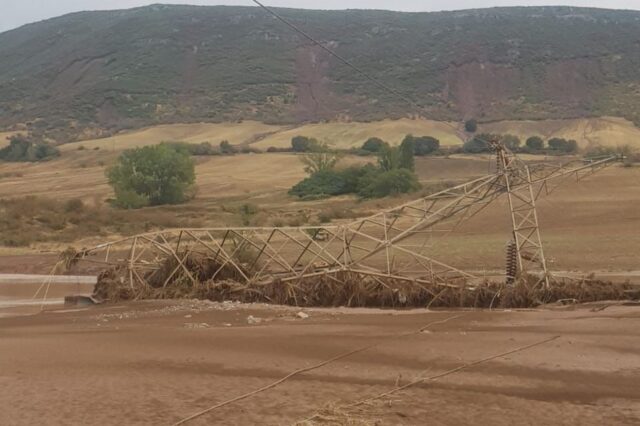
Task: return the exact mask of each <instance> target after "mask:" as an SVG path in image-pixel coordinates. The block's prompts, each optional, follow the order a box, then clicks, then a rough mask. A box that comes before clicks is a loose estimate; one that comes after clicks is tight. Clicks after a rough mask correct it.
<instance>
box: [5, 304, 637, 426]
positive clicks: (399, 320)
mask: <svg viewBox="0 0 640 426" xmlns="http://www.w3.org/2000/svg"><path fill="white" fill-rule="evenodd" d="M605 306H606V304H597V305H583V306H579V307H554V308H546V309H540V310H528V311H492V312H489V311H448V312H445V311H438V312H429V311H424V310H412V311H404V312H397V311H380V310H364V309H357V310H347V309H331V310H321V309H308V310H304V313H306V314H307V315H309V317H308V318H303V317H305V315H299V312H300V310H299V309H295V308H285V307H268V306H264V305H237V304H232V303H222V304H217V303H210V302H195V301H181V302H138V303H127V304H120V305H111V306H98V307H92V308H74V309H61V308H56V309H53V308H48V309H52V310H49V311H45V312H43V313H39V314H34V315H24V316H17V317H6V318H0V401H2V404H1V405H2V409H0V424H3V425H31V424H85V425H92V424H95V425H107V424H154V425H162V424H167V425H168V424H173V423H175V422H176V421H178V420H180V419H181V418H184V417H187V416H189V415H191V414H193V413H195V412H198V411H199V410H202V409H204V408H207V407H210V406H212V405H215V404H217V403H220V402H222V401H225V400H227V399H231V398H233V397H235V396H238V395H242V394H244V393H246V392H249V391H252V390H255V389H258V388H260V387H262V386H265V385H268V384H270V383H272V382H274V381H276V380H278V379H280V378H281V377H283V376H285V375H287V374H288V373H290V372H292V371H294V370H296V369H299V368H304V367H309V366H312V365H314V364H317V363H320V362H322V361H325V360H328V359H331V358H332V357H335V356H337V355H340V354H343V353H346V352H349V351H351V350H354V349H358V348H361V347H365V346H368V345H373V344H377V345H378V346H375V347H373V348H370V349H367V350H364V351H362V352H359V353H356V354H353V355H351V356H348V357H345V358H342V359H340V360H337V361H335V362H331V363H329V364H327V365H324V366H322V367H320V368H318V369H315V370H312V371H308V372H305V373H301V374H300V375H297V376H294V377H292V378H290V379H289V380H287V381H285V382H284V383H282V384H280V385H278V386H276V387H274V388H271V389H268V390H266V391H264V392H261V393H258V394H256V395H254V396H252V397H249V398H247V399H244V400H242V401H239V402H236V403H232V404H229V405H226V406H224V407H222V408H219V409H216V410H213V411H211V412H209V413H208V414H206V415H204V416H202V417H200V418H198V419H196V420H194V421H193V422H190V423H187V424H194V425H198V424H224V425H234V424H235V425H248V424H260V425H286V424H295V423H296V422H298V421H302V420H304V419H306V418H309V417H310V416H313V415H314V413H318V412H319V411H320V413H321V416H320V417H316V418H315V421H317V422H320V421H325V423H319V424H383V425H386V424H392V425H424V424H435V425H458V424H493V425H513V424H567V425H568V424H572V425H573V424H580V425H602V424H608V425H617V424H628V425H633V424H639V423H640V386H638V383H640V328H638V324H640V307H637V306H619V305H613V306H608V307H606V308H605V309H601V308H603V307H605ZM38 308H39V307H38ZM34 309H35V308H34ZM427 324H431V325H430V326H429V327H428V328H427V329H426V330H425V331H424V332H419V333H414V334H410V335H407V336H404V337H398V335H399V334H402V333H407V332H411V331H415V330H417V329H420V328H421V327H424V326H425V325H427ZM554 336H559V337H558V338H557V339H556V340H553V341H550V342H547V343H545V344H542V345H539V346H535V347H532V348H530V349H527V350H524V351H521V352H517V353H513V354H510V355H507V356H504V357H499V358H496V359H493V360H491V361H488V362H486V363H481V364H478V365H474V366H471V367H469V368H467V369H463V370H461V371H458V372H457V373H453V374H450V375H448V376H445V377H442V378H440V379H437V380H431V381H427V382H425V383H423V384H420V385H417V386H414V387H410V388H408V389H406V390H403V391H400V392H397V393H395V394H392V395H390V396H388V397H385V398H382V399H380V400H378V401H375V402H372V403H369V404H366V405H363V406H360V407H358V408H356V409H343V408H339V407H340V406H343V405H345V404H347V403H349V402H354V401H357V400H360V399H363V398H366V397H370V396H373V395H377V394H380V393H382V392H385V391H388V390H390V389H393V388H394V387H396V386H402V385H404V384H407V383H409V382H411V381H414V380H416V379H418V378H421V377H429V376H433V375H436V374H438V373H441V372H444V371H447V370H451V369H454V368H456V367H458V366H462V365H464V364H465V363H470V362H474V361H476V360H480V359H484V358H487V357H490V356H492V355H496V354H500V353H503V352H507V351H510V350H512V349H516V348H519V347H523V346H526V345H528V344H531V343H535V342H539V341H543V340H545V339H547V338H551V337H554ZM323 419H324V420H323ZM332 421H333V423H331V422H332ZM348 421H351V422H354V423H347V422H348ZM358 422H360V423H358ZM376 422H377V423H376Z"/></svg>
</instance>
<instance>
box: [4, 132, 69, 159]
mask: <svg viewBox="0 0 640 426" xmlns="http://www.w3.org/2000/svg"><path fill="white" fill-rule="evenodd" d="M59 155H60V151H59V150H58V148H56V147H55V146H52V145H49V144H48V143H46V142H44V141H42V140H40V139H36V138H34V137H33V136H25V135H22V134H18V135H13V136H11V137H10V138H9V145H7V146H6V147H4V148H2V149H0V160H4V161H12V162H18V161H21V162H22V161H24V162H36V161H43V160H49V159H51V158H53V157H57V156H59Z"/></svg>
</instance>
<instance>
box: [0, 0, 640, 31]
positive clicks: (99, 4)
mask: <svg viewBox="0 0 640 426" xmlns="http://www.w3.org/2000/svg"><path fill="white" fill-rule="evenodd" d="M262 1H263V3H265V4H266V5H268V6H281V7H299V8H309V9H318V8H322V9H389V10H403V11H435V10H456V9H470V8H480V7H492V6H545V5H558V4H562V5H567V6H589V7H602V8H609V9H636V10H640V0H551V1H549V0H262ZM153 3H171V4H178V3H180V4H201V5H214V4H226V5H240V6H250V5H253V3H252V2H251V0H208V1H207V0H186V1H182V0H172V1H161V0H157V1H145V0H0V32H2V31H6V30H10V29H12V28H16V27H19V26H21V25H23V24H27V23H29V22H35V21H40V20H42V19H47V18H52V17H54V16H60V15H64V14H65V13H69V12H77V11H81V10H98V9H101V10H104V9H125V8H130V7H136V6H144V5H147V4H153Z"/></svg>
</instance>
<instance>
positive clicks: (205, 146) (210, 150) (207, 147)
mask: <svg viewBox="0 0 640 426" xmlns="http://www.w3.org/2000/svg"><path fill="white" fill-rule="evenodd" d="M162 145H167V146H169V147H171V148H173V149H174V150H176V151H179V150H183V151H186V152H188V153H189V154H190V155H218V154H219V152H218V151H217V150H216V149H215V148H214V147H213V145H211V144H210V143H209V142H202V143H198V144H191V143H187V142H173V141H171V142H162Z"/></svg>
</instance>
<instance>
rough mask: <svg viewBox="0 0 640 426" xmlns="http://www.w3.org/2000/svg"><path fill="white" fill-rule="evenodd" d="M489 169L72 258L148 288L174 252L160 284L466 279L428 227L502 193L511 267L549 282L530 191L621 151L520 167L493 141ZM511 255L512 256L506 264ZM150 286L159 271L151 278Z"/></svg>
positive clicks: (453, 223)
mask: <svg viewBox="0 0 640 426" xmlns="http://www.w3.org/2000/svg"><path fill="white" fill-rule="evenodd" d="M491 145H492V146H493V148H494V149H495V151H496V155H497V170H496V171H495V173H492V174H488V175H486V176H483V177H480V178H477V179H474V180H472V181H470V182H466V183H464V184H461V185H457V186H453V187H451V188H447V189H445V190H442V191H439V192H436V193H434V194H430V195H427V196H425V197H422V198H419V199H417V200H414V201H411V202H408V203H405V204H402V205H400V206H397V207H394V208H391V209H387V210H382V211H380V212H378V213H376V214H373V215H371V216H368V217H364V218H361V219H357V220H354V221H351V222H345V223H340V224H329V225H318V226H301V227H230V228H204V229H200V228H198V229H188V228H184V229H170V230H162V231H156V232H150V233H145V234H139V235H134V236H131V237H128V238H126V239H122V240H118V241H112V242H108V243H104V244H100V245H98V246H96V247H93V248H90V249H86V250H83V251H81V252H80V253H77V254H76V256H75V259H74V260H75V261H78V262H90V263H94V264H99V265H103V266H104V267H105V268H110V267H116V268H119V269H120V270H121V271H126V272H125V273H124V274H122V275H123V276H125V277H128V280H129V284H130V285H131V287H132V288H136V287H138V286H149V285H150V284H149V282H150V281H151V280H153V278H154V274H155V273H156V272H157V271H159V270H160V269H161V268H162V267H163V265H165V264H166V261H167V259H172V261H175V262H174V265H175V268H174V269H173V270H172V271H169V273H167V271H166V270H165V271H163V272H162V273H163V275H162V277H163V278H162V280H163V283H162V285H163V286H166V285H167V284H168V283H169V282H170V281H171V280H172V278H173V277H174V276H175V275H176V274H178V272H179V271H182V272H183V273H184V274H182V272H181V274H180V275H184V276H187V277H189V279H190V280H192V281H193V284H194V285H198V283H199V282H200V281H202V280H203V279H207V280H216V279H224V277H225V275H228V271H229V270H230V269H231V270H233V271H234V278H235V279H239V280H241V281H244V282H246V283H253V284H255V283H269V282H273V281H275V280H280V281H292V282H293V283H294V284H295V282H296V281H300V280H302V279H306V278H310V277H314V276H320V275H323V276H327V277H329V278H333V279H336V280H339V275H340V272H343V271H348V272H354V273H358V274H364V275H367V276H371V277H374V278H375V279H376V280H379V281H380V282H381V283H382V284H384V281H385V278H387V279H395V280H407V281H411V282H414V283H416V284H418V285H420V284H425V285H426V284H429V285H432V284H436V285H445V286H447V285H454V284H455V285H472V283H474V282H476V281H477V280H479V278H478V277H476V276H475V275H474V274H472V273H470V272H466V271H464V270H463V269H461V268H458V267H455V266H453V265H451V264H450V263H453V262H451V261H449V260H447V259H442V258H440V257H439V256H438V251H437V249H436V248H435V247H434V246H433V245H432V244H431V242H432V241H433V236H434V235H447V234H448V233H450V232H452V231H453V230H454V229H455V228H456V227H457V226H458V225H459V224H460V223H462V222H463V221H465V220H466V219H469V218H470V217H472V216H474V215H476V214H477V213H478V212H480V211H481V210H482V209H484V208H485V207H486V206H488V205H489V204H490V203H492V202H493V201H494V200H496V199H497V198H499V197H501V196H503V195H505V196H506V197H507V198H508V205H509V210H510V215H511V221H512V228H513V243H512V244H513V247H512V251H513V253H512V257H513V258H514V262H515V265H512V272H511V273H512V274H514V273H521V272H527V273H535V274H538V275H539V277H540V283H541V284H542V285H547V286H548V285H549V281H548V271H547V266H546V261H545V257H544V251H543V246H542V240H541V235H540V229H539V225H538V217H537V213H536V204H535V202H536V199H537V198H538V197H539V196H540V195H541V194H543V193H548V192H550V191H552V190H553V189H554V188H555V187H556V186H557V184H558V183H559V182H562V181H564V180H565V179H569V178H574V179H576V180H580V179H583V178H585V177H587V176H589V175H591V174H593V173H595V172H597V171H599V170H601V169H603V168H605V167H607V166H609V165H611V164H613V163H614V162H615V161H617V160H618V159H619V157H615V156H613V157H607V158H603V159H599V160H575V161H571V162H568V163H564V164H555V165H554V164H549V163H534V164H531V165H528V164H526V163H524V162H523V161H522V160H520V159H519V158H518V157H517V156H515V155H514V154H513V153H511V152H509V151H508V150H507V149H505V148H504V147H503V146H501V145H500V144H499V143H497V142H495V143H492V144H491ZM194 254H195V255H198V256H202V257H205V258H207V259H209V260H212V261H214V262H215V263H217V264H218V265H219V267H217V268H216V270H213V271H208V272H207V275H206V276H204V277H203V276H195V272H194V271H193V270H191V269H190V268H188V267H187V265H186V263H187V260H188V258H189V256H192V255H194ZM512 263H513V262H512ZM153 281H154V283H155V284H154V285H156V286H157V285H158V284H157V279H156V280H153Z"/></svg>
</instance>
